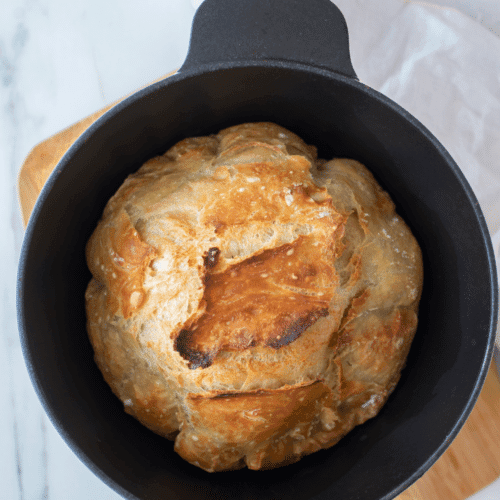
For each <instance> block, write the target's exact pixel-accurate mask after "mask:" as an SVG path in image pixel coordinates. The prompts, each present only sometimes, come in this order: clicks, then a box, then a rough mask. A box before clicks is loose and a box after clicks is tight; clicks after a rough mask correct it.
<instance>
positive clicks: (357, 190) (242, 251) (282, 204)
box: [86, 123, 422, 471]
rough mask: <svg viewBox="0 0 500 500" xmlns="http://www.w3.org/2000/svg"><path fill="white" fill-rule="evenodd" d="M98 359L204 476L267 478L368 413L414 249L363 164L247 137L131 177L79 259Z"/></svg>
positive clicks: (398, 339)
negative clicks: (238, 471)
mask: <svg viewBox="0 0 500 500" xmlns="http://www.w3.org/2000/svg"><path fill="white" fill-rule="evenodd" d="M87 262H88V265H89V269H90V270H91V272H92V275H93V279H92V280H91V282H90V284H89V286H88V289H87V292H86V304H87V321H88V331H89V337H90V339H91V342H92V345H93V347H94V352H95V357H96V362H97V364H98V366H99V368H100V369H101V371H102V373H103V375H104V378H105V379H106V381H107V382H108V384H109V385H110V386H111V388H112V389H113V391H114V392H115V394H116V395H117V396H118V397H119V398H120V399H121V400H122V401H123V403H124V407H125V410H126V411H127V412H128V413H130V414H131V415H133V416H134V417H135V418H137V419H138V420H139V421H140V422H142V423H143V424H144V425H146V426H147V427H149V428H150V429H151V430H153V431H154V432H157V433H158V434H161V435H163V436H165V437H167V438H169V439H175V449H176V451H177V452H178V453H179V454H180V455H181V456H183V457H184V458H185V459H186V460H188V461H189V462H191V463H193V464H195V465H197V466H199V467H202V468H204V469H205V470H208V471H216V470H230V469H235V468H240V467H244V466H247V467H249V468H251V469H264V468H272V467H277V466H280V465H285V464H287V463H292V462H294V461H297V460H299V459H300V457H301V456H303V455H306V454H309V453H313V452H314V451H317V450H319V449H321V448H327V447H329V446H333V445H334V444H335V443H336V442H338V440H339V439H341V438H342V437H343V436H344V435H345V434H346V433H347V432H349V431H350V430H351V429H352V428H353V427H354V426H355V425H358V424H360V423H362V422H364V421H366V419H368V418H371V417H373V416H375V415H376V414H377V413H378V411H379V410H380V408H381V406H382V405H383V404H384V403H385V401H386V399H387V397H388V396H389V394H390V393H391V391H392V390H393V389H394V387H395V385H396V383H397V381H398V380H399V376H400V372H401V369H402V368H403V366H404V362H405V359H406V356H407V354H408V351H409V348H410V345H411V341H412V339H413V335H414V333H415V330H416V326H417V316H416V314H417V309H418V302H419V299H420V293H421V287H422V259H421V254H420V249H419V247H418V244H417V242H416V240H415V238H414V237H413V236H412V234H411V232H410V231H409V229H408V227H407V226H406V225H405V224H404V222H403V221H402V220H401V219H400V218H399V217H398V216H397V215H396V213H395V211H394V205H393V203H392V201H391V200H390V198H389V196H388V195H387V194H386V193H385V192H384V191H383V190H382V189H381V188H380V186H379V185H378V184H377V183H376V181H375V179H374V178H373V176H372V175H371V174H370V173H369V171H368V170H367V169H366V168H365V167H364V166H363V165H361V164H360V163H359V162H356V161H354V160H346V159H334V160H332V161H328V162H327V161H324V160H318V159H317V157H316V149H315V148H314V147H312V146H308V145H306V144H305V143H304V142H303V141H302V140H301V139H300V138H299V137H297V136H296V135H294V134H292V133H291V132H289V131H288V130H286V129H283V128H282V127H279V126H277V125H274V124H270V123H250V124H243V125H239V126H235V127H230V128H229V129H225V130H223V131H221V132H219V134H217V135H215V136H210V137H198V138H191V139H185V140H183V141H181V142H180V143H178V144H176V145H175V146H173V147H172V148H171V149H170V150H169V151H167V152H166V153H165V154H164V155H163V156H161V157H157V158H153V159H152V160H150V161H148V162H147V163H146V164H145V165H143V166H142V167H141V168H140V169H139V170H138V171H137V173H135V174H133V175H131V176H129V177H128V178H127V179H126V181H125V182H124V184H123V185H122V186H121V187H120V189H119V190H118V191H117V193H116V194H115V195H114V196H113V197H112V198H111V200H110V201H109V202H108V204H107V205H106V208H105V210H104V214H103V217H102V220H101V221H100V223H99V225H98V227H97V229H96V230H95V232H94V234H93V235H92V237H91V239H90V241H89V243H88V245H87Z"/></svg>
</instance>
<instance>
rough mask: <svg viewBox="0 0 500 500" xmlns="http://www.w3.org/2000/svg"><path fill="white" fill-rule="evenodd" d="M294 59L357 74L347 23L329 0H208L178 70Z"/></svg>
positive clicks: (350, 74)
mask: <svg viewBox="0 0 500 500" xmlns="http://www.w3.org/2000/svg"><path fill="white" fill-rule="evenodd" d="M264 60H274V61H276V60H278V61H280V60H281V61H283V60H285V61H292V62H296V63H301V64H306V65H311V66H316V67H320V68H326V69H328V70H330V71H334V72H336V73H340V74H342V75H344V76H348V77H350V78H354V79H357V76H356V73H355V72H354V69H353V67H352V63H351V58H350V55H349V37H348V33H347V24H346V22H345V19H344V16H343V15H342V13H341V12H340V10H339V9H338V8H337V7H336V6H335V5H334V4H333V3H331V2H330V0H205V1H204V2H203V3H202V4H201V6H200V7H199V8H198V11H197V12H196V14H195V17H194V20H193V27H192V30H191V41H190V44H189V51H188V55H187V57H186V60H185V61H184V64H183V65H182V67H181V69H180V71H181V72H182V71H187V70H189V69H195V68H198V67H199V66H200V65H207V64H208V65H211V66H212V67H214V69H216V68H217V65H218V64H220V63H232V62H243V61H264Z"/></svg>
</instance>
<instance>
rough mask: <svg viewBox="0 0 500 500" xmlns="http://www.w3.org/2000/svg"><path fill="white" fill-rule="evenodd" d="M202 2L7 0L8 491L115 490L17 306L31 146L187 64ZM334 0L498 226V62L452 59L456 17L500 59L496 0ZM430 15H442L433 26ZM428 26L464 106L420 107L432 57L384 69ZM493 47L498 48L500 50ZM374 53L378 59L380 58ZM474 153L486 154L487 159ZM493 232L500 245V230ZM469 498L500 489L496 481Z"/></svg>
mask: <svg viewBox="0 0 500 500" xmlns="http://www.w3.org/2000/svg"><path fill="white" fill-rule="evenodd" d="M200 3H201V1H200V0H166V1H164V2H159V1H158V0H154V1H153V0H143V1H141V2H137V1H132V0H121V1H119V0H109V1H107V2H104V1H102V0H101V1H98V0H86V1H84V2H67V1H65V0H3V1H2V2H0V175H1V179H0V213H2V214H3V215H2V217H0V224H1V226H0V284H1V288H0V293H1V301H0V342H1V344H0V380H1V383H0V408H1V409H2V410H1V411H0V450H1V453H0V483H1V487H0V500H2V499H4V500H14V499H15V500H17V499H19V500H35V499H37V500H38V499H50V500H69V499H71V500H88V499H100V500H116V499H118V498H120V497H119V495H118V494H117V493H115V492H114V491H112V490H111V489H110V488H109V487H108V486H107V485H105V484H104V483H103V482H101V481H100V480H99V479H98V478H97V477H95V476H94V474H93V473H92V472H90V471H89V470H88V469H87V468H86V467H85V466H84V465H83V464H82V463H81V462H80V461H79V460H78V458H77V457H76V456H75V455H74V454H73V452H72V451H71V450H70V449H69V448H68V446H67V445H66V444H65V442H64V441H63V439H62V438H61V437H60V436H59V434H58V433H57V432H56V431H55V429H54V427H53V426H52V423H51V422H50V420H49V419H48V417H47V416H46V414H45V412H44V411H43V409H42V407H41V405H40V402H39V400H38V398H37V396H36V394H35V391H34V389H33V387H32V385H31V382H30V380H29V376H28V372H27V369H26V366H25V364H24V360H23V356H22V352H21V345H20V341H19V336H18V330H17V321H16V312H15V287H16V279H17V277H16V274H17V262H18V259H19V254H20V249H21V244H22V239H23V232H24V230H23V227H22V221H21V217H20V212H19V208H18V200H17V194H16V178H17V174H18V172H19V169H20V167H21V165H22V163H23V160H24V158H25V157H26V155H27V154H28V153H29V151H30V149H31V148H32V147H33V146H35V145H36V144H37V143H39V142H41V141H42V140H44V139H46V138H47V137H49V136H50V135H52V134H55V133H57V132H58V131H60V130H62V129H64V128H65V127H67V126H68V125H70V124H72V123H74V122H77V121H79V120H80V119H81V118H83V117H85V116H87V115H89V114H91V113H93V112H95V111H97V110H99V109H101V108H102V107H104V106H105V105H107V104H110V103H112V102H114V101H115V100H117V99H119V98H121V97H123V96H125V95H127V94H129V93H130V92H132V91H134V90H135V89H137V88H139V87H141V86H143V85H146V84H147V83H149V82H150V81H152V80H154V79H156V78H159V77H160V76H162V75H164V74H166V73H168V72H170V71H172V70H173V69H175V68H177V67H179V66H180V65H181V64H182V61H183V59H184V57H185V54H186V53H187V48H188V41H189V31H190V25H191V20H192V17H193V15H194V12H195V8H196V7H197V6H198V5H199V4H200ZM335 3H337V5H338V6H339V7H340V8H341V10H342V11H344V12H345V15H346V18H347V22H348V25H349V27H350V30H351V36H352V37H354V36H355V37H356V42H355V43H353V44H352V50H353V54H352V56H353V64H354V67H355V69H356V71H357V73H358V75H359V76H360V79H362V80H363V81H365V82H366V83H367V84H369V85H371V86H374V87H375V88H378V89H380V90H381V91H383V92H384V93H386V94H387V95H389V97H391V98H393V99H395V100H396V101H398V102H400V103H402V104H403V105H404V106H405V107H407V108H408V109H409V110H410V111H411V112H413V113H415V114H416V115H417V117H418V118H419V119H420V120H421V121H423V122H424V123H425V124H426V125H427V126H428V128H430V129H431V130H432V131H433V132H434V133H435V134H436V135H437V136H438V138H439V139H440V140H442V141H443V143H444V144H445V146H446V147H447V148H448V149H450V151H451V152H452V155H453V156H454V157H456V159H457V161H459V164H460V165H461V166H462V167H464V171H466V175H467V177H468V179H469V181H470V182H471V184H472V185H473V187H474V188H475V189H478V190H480V191H481V192H483V193H484V197H483V199H482V200H481V201H482V203H484V207H485V213H486V215H487V219H488V223H489V224H490V228H491V230H492V232H494V233H495V234H497V235H500V217H499V214H500V198H499V196H498V195H499V193H500V187H499V186H500V167H499V165H498V158H499V157H500V112H499V113H498V115H496V113H497V111H498V110H499V109H500V108H495V107H494V106H493V108H491V106H487V105H486V103H489V102H496V103H497V104H498V105H500V93H499V91H498V90H496V93H495V92H492V94H491V95H486V94H484V95H483V94H481V95H474V92H469V91H468V90H467V88H466V87H467V85H478V86H481V85H482V83H484V82H483V80H484V79H485V78H489V79H491V78H493V79H494V78H496V79H497V83H498V84H500V72H498V70H497V73H496V76H495V73H494V69H492V68H485V71H486V69H487V70H488V73H487V74H486V73H484V75H483V74H473V75H471V77H470V78H465V79H463V80H460V78H459V77H461V76H460V75H462V73H459V72H454V70H453V68H454V67H455V65H456V64H460V61H456V60H453V54H454V51H455V53H458V52H456V51H457V50H459V49H460V48H467V46H468V45H467V44H468V43H469V41H468V40H467V39H460V37H458V38H457V37H455V38H454V35H453V33H454V31H453V29H452V28H449V26H455V27H456V30H458V31H460V30H461V29H462V28H463V29H466V30H468V31H467V32H470V33H472V32H474V36H476V37H478V40H479V41H478V43H479V44H482V45H481V46H482V47H485V53H483V54H479V55H478V57H481V58H482V59H481V60H482V61H484V64H485V65H487V64H489V65H491V64H493V63H495V62H496V63H497V64H496V67H497V68H498V67H500V65H499V64H498V63H499V62H500V40H498V39H497V38H496V36H495V33H496V34H499V35H500V5H499V4H498V3H497V1H496V0H478V1H476V2H468V1H465V0H439V1H436V2H433V3H434V4H440V5H443V6H452V7H455V8H457V9H458V10H459V11H461V12H463V13H464V14H465V15H460V14H456V15H455V14H453V13H451V12H452V11H450V10H449V9H448V10H446V9H445V10H442V11H439V12H438V11H437V9H435V11H432V9H430V8H427V7H425V5H424V4H423V3H422V4H419V3H418V2H407V1H404V0H377V2H374V1H373V0H339V1H337V2H335ZM375 6H376V7H375ZM367 13H368V14H367ZM367 15H368V17H369V20H368V21H369V22H368V21H367V20H366V16H367ZM377 16H378V17H377ZM405 16H407V17H408V18H411V19H412V20H415V21H416V22H417V21H418V22H420V23H421V24H420V25H418V24H416V25H415V28H413V29H414V31H411V30H409V31H408V33H403V32H401V30H400V31H398V29H397V26H394V27H393V30H392V31H391V30H388V31H387V32H385V34H384V35H383V36H382V35H381V34H380V33H379V34H377V33H376V30H375V31H373V30H372V31H370V30H371V29H372V28H370V26H373V25H374V24H376V23H377V22H380V23H384V22H387V19H388V18H397V19H399V20H401V19H403V20H404V19H405ZM429 20H431V21H432V22H433V23H434V24H432V23H431V24H428V21H429ZM429 22H430V21H429ZM440 23H441V24H440ZM446 23H449V24H448V25H447V24H446ZM454 23H455V24H454ZM481 24H482V26H481ZM429 25H432V26H437V27H438V28H439V29H442V30H443V32H442V33H441V35H440V34H439V33H438V35H436V34H435V33H434V34H433V33H430V32H429V33H428V35H429V36H430V38H429V39H432V40H433V42H432V43H435V44H437V45H439V44H440V43H443V44H446V43H447V44H449V45H448V46H447V47H448V49H447V50H449V53H450V59H449V61H448V62H447V63H446V64H443V66H442V70H443V72H444V73H443V74H444V75H455V76H454V78H455V77H456V78H457V82H456V83H457V88H459V89H461V91H463V92H462V94H460V95H461V96H466V97H467V99H469V101H470V102H469V101H468V102H467V106H465V107H464V108H463V109H462V110H461V111H460V110H457V109H455V108H453V109H452V108H449V107H448V108H446V109H445V110H443V113H444V114H443V117H441V118H439V119H438V118H436V115H435V114H433V112H432V109H426V108H423V107H422V102H423V101H422V100H423V99H424V97H422V94H418V93H416V94H414V95H413V94H411V93H408V92H407V91H408V88H409V87H408V86H405V85H403V84H402V81H403V79H404V77H405V71H406V70H407V69H408V70H411V71H413V73H412V74H416V72H417V71H424V72H425V71H427V69H426V67H425V64H424V65H422V61H423V59H418V58H416V59H415V58H413V59H412V57H409V56H408V54H405V53H404V50H403V49H402V50H401V54H396V55H395V59H394V61H399V62H398V64H400V66H397V65H393V67H385V66H384V59H383V57H382V56H383V54H384V52H383V51H384V50H385V49H384V44H388V46H390V44H391V43H393V42H397V43H403V42H404V43H406V42H407V41H408V40H410V41H411V36H412V33H413V34H414V35H415V36H417V35H418V33H425V26H429ZM446 26H448V27H446ZM464 27H465V28H464ZM417 29H422V30H423V31H421V32H417V31H415V30H417ZM481 30H482V31H481ZM483 31H484V34H483ZM391 37H393V38H391ZM415 43H416V42H415ZM417 45H418V44H417ZM443 47H444V46H443ZM431 48H432V47H431ZM445 48H446V47H445ZM422 50H429V47H427V48H425V47H424V48H422ZM488 50H495V51H496V52H495V54H496V55H495V54H493V53H490V52H488ZM465 52H466V50H465V51H464V53H465ZM495 58H496V59H495ZM408 61H411V64H410V63H408ZM375 64H376V65H378V68H376V69H377V71H374V69H373V65H375ZM394 75H396V76H394ZM457 75H458V76H457ZM434 76H435V78H436V79H435V80H434V79H433V78H434V77H433V76H432V75H431V76H430V77H429V79H428V80H427V85H428V89H427V91H428V92H431V90H432V88H433V86H437V85H439V79H438V76H439V75H437V74H436V75H434ZM403 83H404V82H403ZM481 88H483V87H481ZM484 88H486V86H485V87H484ZM498 88H500V85H498V86H497V89H498ZM457 95H459V94H457ZM439 104H440V103H439V102H435V103H434V105H435V106H438V105H439ZM456 117H459V118H460V117H462V118H463V119H465V120H466V122H467V123H471V124H473V128H474V127H475V129H474V130H473V129H471V130H470V131H469V132H467V131H466V132H463V130H462V131H461V132H460V133H461V134H462V132H463V134H462V135H461V136H460V137H459V141H458V142H457V141H456V135H454V132H453V129H450V126H449V121H450V120H455V118H456ZM447 120H448V121H447ZM485 127H486V128H485ZM478 130H479V132H480V131H481V130H487V131H488V134H490V135H489V136H488V137H486V138H485V137H480V136H479V135H477V134H478V133H479V132H478ZM457 133H458V132H457ZM495 133H496V135H495ZM471 162H472V163H471ZM474 162H475V163H474ZM471 165H472V166H474V165H478V168H479V170H478V169H475V168H472V167H471ZM481 169H482V170H481ZM478 172H480V173H478ZM494 243H495V245H496V247H495V250H496V251H498V246H499V245H500V237H496V239H494ZM474 498H475V500H486V499H493V498H495V499H496V498H500V481H499V482H497V483H495V484H493V485H492V486H491V487H489V488H488V489H487V490H485V491H484V492H483V493H479V494H477V495H475V496H474Z"/></svg>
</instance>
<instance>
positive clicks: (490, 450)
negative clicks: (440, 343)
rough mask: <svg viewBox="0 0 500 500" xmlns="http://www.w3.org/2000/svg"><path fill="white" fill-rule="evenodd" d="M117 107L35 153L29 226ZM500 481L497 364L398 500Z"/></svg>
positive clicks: (23, 192) (441, 498)
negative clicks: (68, 155) (437, 454)
mask: <svg viewBox="0 0 500 500" xmlns="http://www.w3.org/2000/svg"><path fill="white" fill-rule="evenodd" d="M170 74H172V73H170ZM170 74H169V75H166V76H170ZM163 78H165V77H162V78H160V79H159V80H161V79H163ZM157 81H158V80H157ZM114 104H116V103H114ZM114 104H111V105H109V106H107V107H105V108H104V109H102V110H100V111H97V112H96V113H94V114H92V115H90V116H88V117H87V118H84V119H83V120H81V121H79V122H78V123H75V124H74V125H72V126H70V127H68V128H67V129H65V130H63V131H62V132H59V133H58V134H56V135H54V136H52V137H50V138H48V139H47V140H45V141H43V142H41V143H40V144H38V145H37V146H35V147H34V148H33V149H32V151H31V152H30V153H29V155H28V156H27V158H26V160H25V162H24V164H23V166H22V167H21V170H20V172H19V177H18V186H17V188H18V198H19V205H20V208H21V213H22V217H23V221H24V224H25V225H26V224H27V223H28V219H29V217H30V214H31V212H32V210H33V207H34V205H35V201H36V199H37V197H38V195H39V193H40V191H41V189H42V187H43V185H44V184H45V181H46V180H47V178H48V177H49V175H50V173H51V172H52V170H53V169H54V168H55V166H56V165H57V163H58V162H59V160H60V159H61V158H62V156H63V155H64V153H65V152H66V151H67V150H68V148H69V147H70V146H71V145H72V144H73V142H74V141H75V140H76V139H77V138H78V137H79V136H80V135H81V134H82V133H83V132H84V131H85V130H86V129H87V128H88V127H89V126H90V125H91V124H92V123H94V122H95V121H96V120H97V119H98V118H99V117H100V116H101V115H103V114H104V113H105V112H106V111H108V110H109V109H110V108H111V107H112V106H114ZM499 475H500V380H499V377H498V374H497V370H496V366H495V364H494V362H493V363H492V366H491V367H490V369H489V372H488V376H487V378H486V382H485V384H484V387H483V389H482V391H481V394H480V396H479V399H478V401H477V403H476V405H475V407H474V409H473V411H472V413H471V415H470V417H469V419H468V420H467V422H466V423H465V425H464V426H463V428H462V430H461V431H460V433H459V434H458V436H457V437H456V438H455V440H454V441H453V442H452V443H451V445H450V446H449V448H448V449H447V451H446V452H445V453H444V454H443V455H442V456H441V458H440V459H439V460H438V461H437V462H436V463H435V464H434V465H433V466H432V467H431V468H430V469H429V470H428V471H427V472H426V473H425V474H424V475H423V476H422V477H421V478H420V479H419V480H418V481H417V482H416V483H414V484H413V485H412V486H411V487H410V488H408V489H407V490H406V491H404V492H403V493H402V494H401V495H399V496H398V497H397V499H396V500H463V499H465V498H467V497H469V496H470V495H472V494H473V493H475V492H477V491H479V490H480V489H482V488H484V487H485V486H487V485H488V484H490V483H491V482H492V481H494V480H495V479H497V478H498V477H499Z"/></svg>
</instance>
